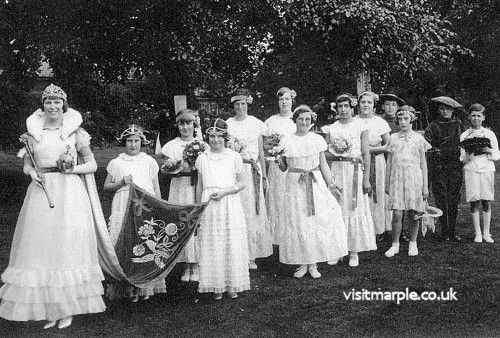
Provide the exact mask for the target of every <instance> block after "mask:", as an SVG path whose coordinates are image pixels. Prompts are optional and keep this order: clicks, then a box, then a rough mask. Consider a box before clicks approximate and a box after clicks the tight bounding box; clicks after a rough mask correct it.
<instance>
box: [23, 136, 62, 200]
mask: <svg viewBox="0 0 500 338" xmlns="http://www.w3.org/2000/svg"><path fill="white" fill-rule="evenodd" d="M20 141H21V142H22V143H23V144H24V149H26V152H27V153H28V155H29V156H30V159H31V162H32V163H33V168H35V171H36V173H37V175H38V177H40V185H41V187H42V189H43V192H44V193H45V196H47V201H48V202H49V207H51V208H53V207H54V206H55V205H54V202H53V201H52V198H51V197H50V195H49V192H48V191H47V188H46V187H45V181H44V178H43V177H42V176H40V170H39V169H38V166H37V164H36V162H35V156H34V155H33V144H32V143H31V141H30V139H28V138H27V137H25V136H24V135H23V136H21V138H20Z"/></svg>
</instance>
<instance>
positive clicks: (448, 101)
mask: <svg viewBox="0 0 500 338" xmlns="http://www.w3.org/2000/svg"><path fill="white" fill-rule="evenodd" d="M431 101H432V102H436V103H438V104H444V105H445V106H448V107H451V108H460V107H462V105H461V104H460V103H458V102H457V101H455V100H453V99H452V98H451V97H448V96H438V97H433V98H432V99H431Z"/></svg>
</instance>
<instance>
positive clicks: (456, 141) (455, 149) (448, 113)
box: [424, 96, 465, 241]
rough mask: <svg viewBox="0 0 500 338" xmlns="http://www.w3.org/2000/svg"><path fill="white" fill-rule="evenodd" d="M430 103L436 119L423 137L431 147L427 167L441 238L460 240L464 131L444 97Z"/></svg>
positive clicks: (453, 106)
mask: <svg viewBox="0 0 500 338" xmlns="http://www.w3.org/2000/svg"><path fill="white" fill-rule="evenodd" d="M431 101H433V103H436V104H437V105H438V111H439V117H438V118H437V119H436V120H434V121H432V122H431V123H430V124H429V126H428V127H427V129H426V130H425V134H424V137H425V139H426V140H427V141H428V142H429V143H430V144H431V145H432V149H431V150H430V151H429V156H428V158H429V164H428V168H429V178H430V182H431V187H432V193H433V195H434V199H435V202H436V206H437V207H438V208H439V209H441V210H442V211H443V216H441V217H440V218H439V222H440V224H441V237H442V239H443V240H445V241H460V237H458V236H457V235H456V234H455V226H456V222H457V213H458V204H459V203H460V188H461V186H462V162H460V134H462V132H463V131H464V130H465V128H464V126H463V124H462V122H461V121H460V120H459V119H457V118H455V117H454V116H453V115H454V109H456V108H459V107H461V105H460V104H459V103H458V102H457V101H455V100H453V99H452V98H449V97H447V96H439V97H435V98H432V99H431Z"/></svg>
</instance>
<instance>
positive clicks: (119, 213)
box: [106, 152, 166, 298]
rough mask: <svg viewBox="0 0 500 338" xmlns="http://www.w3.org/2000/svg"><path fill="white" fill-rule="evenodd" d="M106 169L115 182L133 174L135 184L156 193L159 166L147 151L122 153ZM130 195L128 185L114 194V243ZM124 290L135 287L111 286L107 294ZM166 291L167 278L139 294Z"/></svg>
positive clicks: (111, 220) (120, 293) (117, 294)
mask: <svg viewBox="0 0 500 338" xmlns="http://www.w3.org/2000/svg"><path fill="white" fill-rule="evenodd" d="M106 170H107V171H108V173H109V174H110V175H111V180H112V181H113V182H118V181H120V180H122V179H123V177H125V176H128V175H132V179H133V181H134V184H136V185H137V186H139V187H141V188H142V189H144V190H146V191H147V192H148V193H150V194H151V195H154V194H155V191H154V186H153V179H155V178H157V177H158V171H159V167H158V163H157V162H156V160H155V159H154V158H153V157H151V156H149V155H148V154H146V153H143V152H141V153H139V154H138V155H135V156H130V155H127V154H125V153H121V154H120V155H118V157H117V158H115V159H113V160H111V161H109V163H108V166H107V168H106ZM128 196H129V187H128V185H126V186H123V187H121V188H120V189H118V190H117V191H116V192H115V195H114V196H113V202H112V204H111V216H110V217H109V237H110V238H111V243H112V244H113V245H116V243H117V241H118V236H119V235H120V231H121V229H122V225H123V218H124V217H125V211H126V207H127V202H128ZM110 285H111V284H110ZM123 292H125V293H130V294H131V293H132V292H133V289H132V288H131V289H127V290H126V291H123V290H121V289H120V288H115V287H114V286H110V287H108V290H107V296H108V297H110V298H114V297H121V296H125V294H123ZM164 292H166V286H165V280H161V281H159V282H157V283H156V284H155V285H154V287H151V288H148V289H139V295H141V296H146V295H153V294H155V293H164Z"/></svg>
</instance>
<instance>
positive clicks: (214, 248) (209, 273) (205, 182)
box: [195, 148, 250, 293]
mask: <svg viewBox="0 0 500 338" xmlns="http://www.w3.org/2000/svg"><path fill="white" fill-rule="evenodd" d="M195 166H196V168H197V169H198V171H199V173H200V175H201V177H202V188H203V190H202V195H201V200H202V202H206V201H209V200H210V195H211V194H212V193H214V192H217V191H220V190H222V189H225V188H228V187H233V186H234V185H235V184H236V174H237V173H241V172H242V170H243V162H242V159H241V156H240V155H239V154H238V153H236V152H235V151H233V150H231V149H227V148H225V149H224V151H223V152H222V153H214V152H212V151H211V150H207V151H206V152H205V153H203V154H200V156H198V158H197V159H196V164H195ZM198 236H199V244H200V259H199V266H200V281H199V286H198V291H199V292H215V293H223V292H240V291H244V290H250V275H249V272H248V260H249V258H248V239H247V227H246V224H245V215H244V212H243V205H242V203H241V192H240V193H238V194H230V195H226V196H224V197H223V198H222V199H221V200H219V201H215V200H210V201H209V203H208V205H207V207H206V208H205V211H204V212H203V215H202V217H201V219H200V228H199V230H198Z"/></svg>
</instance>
